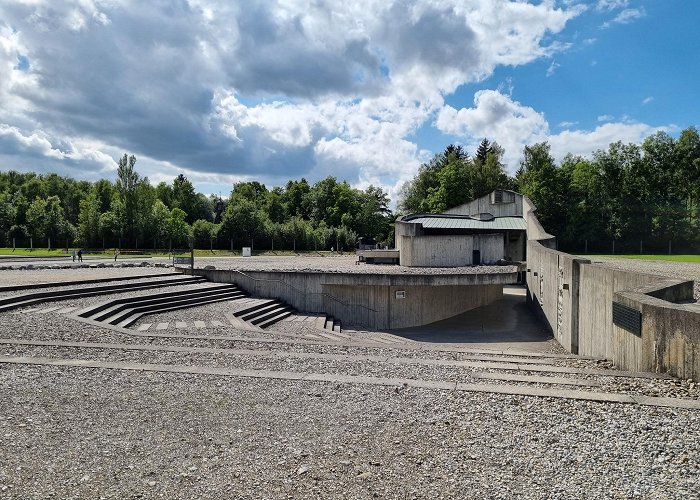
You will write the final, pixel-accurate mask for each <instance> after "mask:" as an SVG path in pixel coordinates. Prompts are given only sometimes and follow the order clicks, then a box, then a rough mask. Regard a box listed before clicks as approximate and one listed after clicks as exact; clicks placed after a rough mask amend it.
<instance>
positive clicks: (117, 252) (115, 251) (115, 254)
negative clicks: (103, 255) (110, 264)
mask: <svg viewBox="0 0 700 500" xmlns="http://www.w3.org/2000/svg"><path fill="white" fill-rule="evenodd" d="M117 257H119V249H118V248H117V249H116V250H114V262H116V261H117Z"/></svg>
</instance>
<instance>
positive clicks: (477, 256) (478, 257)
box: [472, 250, 481, 266]
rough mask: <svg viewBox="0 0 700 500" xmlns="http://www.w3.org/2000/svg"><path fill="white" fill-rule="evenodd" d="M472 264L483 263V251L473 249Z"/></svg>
mask: <svg viewBox="0 0 700 500" xmlns="http://www.w3.org/2000/svg"><path fill="white" fill-rule="evenodd" d="M472 265H475V266H479V265H481V252H480V251H479V250H474V251H472Z"/></svg>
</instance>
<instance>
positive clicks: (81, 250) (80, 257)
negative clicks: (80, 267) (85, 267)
mask: <svg viewBox="0 0 700 500" xmlns="http://www.w3.org/2000/svg"><path fill="white" fill-rule="evenodd" d="M73 260H75V259H73ZM82 261H83V249H82V248H81V249H80V250H78V262H82Z"/></svg>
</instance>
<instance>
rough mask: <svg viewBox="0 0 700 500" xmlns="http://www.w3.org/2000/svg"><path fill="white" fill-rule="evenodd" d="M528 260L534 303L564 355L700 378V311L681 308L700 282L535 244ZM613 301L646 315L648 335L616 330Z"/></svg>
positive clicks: (694, 307)
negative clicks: (611, 265)
mask: <svg viewBox="0 0 700 500" xmlns="http://www.w3.org/2000/svg"><path fill="white" fill-rule="evenodd" d="M536 231H537V230H536ZM527 253H528V257H527V267H528V272H527V286H528V300H529V302H530V303H531V304H532V305H533V306H534V307H535V309H536V310H537V311H538V312H539V313H540V314H541V316H542V318H543V319H544V321H545V322H546V324H547V325H548V326H549V328H550V329H551V331H552V333H553V334H554V336H555V337H556V339H557V340H558V341H559V342H560V343H561V345H562V346H563V347H564V348H566V349H567V350H569V351H571V352H573V353H578V354H581V355H585V356H595V357H599V358H605V359H608V360H610V361H612V362H613V363H615V365H616V366H618V367H619V368H622V369H624V370H633V371H644V370H647V371H655V372H666V373H670V374H672V375H676V376H679V377H684V378H693V379H695V380H699V379H700V306H699V305H697V304H676V303H674V302H673V301H683V300H692V298H693V282H692V281H679V280H667V279H665V278H664V277H662V276H655V275H650V274H643V273H637V272H631V271H619V270H616V269H612V268H609V267H605V266H601V265H596V264H592V263H591V262H590V261H588V260H586V259H577V258H575V257H573V256H571V255H568V254H565V253H563V252H557V251H556V250H553V249H551V248H547V247H545V246H544V245H542V244H541V243H540V242H538V241H534V240H530V241H528V246H527ZM613 301H615V302H619V303H621V304H624V305H626V306H628V307H631V308H633V309H635V310H637V311H640V312H641V313H642V328H641V336H639V335H636V334H634V333H632V332H630V331H627V330H625V329H624V328H621V327H619V326H617V325H615V324H613V320H612V303H613Z"/></svg>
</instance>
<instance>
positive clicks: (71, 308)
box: [56, 307, 77, 314]
mask: <svg viewBox="0 0 700 500" xmlns="http://www.w3.org/2000/svg"><path fill="white" fill-rule="evenodd" d="M76 309H77V307H64V308H63V309H59V310H58V311H56V312H57V313H59V314H68V313H71V312H73V311H75V310H76Z"/></svg>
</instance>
